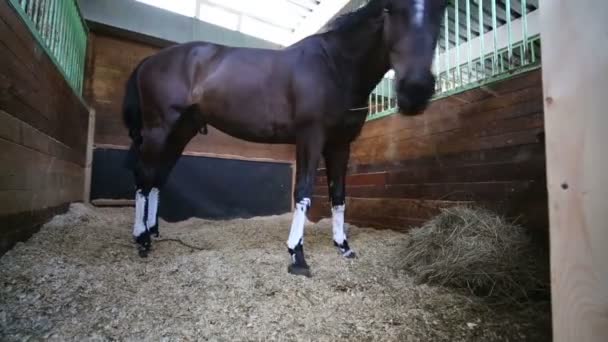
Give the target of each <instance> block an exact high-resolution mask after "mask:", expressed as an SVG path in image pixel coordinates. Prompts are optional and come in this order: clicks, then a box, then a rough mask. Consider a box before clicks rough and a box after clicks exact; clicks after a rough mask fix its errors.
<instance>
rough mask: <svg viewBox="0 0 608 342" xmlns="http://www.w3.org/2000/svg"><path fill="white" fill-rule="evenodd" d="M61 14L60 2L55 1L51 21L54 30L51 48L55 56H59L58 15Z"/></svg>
mask: <svg viewBox="0 0 608 342" xmlns="http://www.w3.org/2000/svg"><path fill="white" fill-rule="evenodd" d="M58 13H59V0H53V17H52V19H51V23H52V30H51V46H50V50H51V52H52V53H53V55H54V56H57V46H58V44H57V40H58V38H59V32H58V31H59V27H58V17H59V15H58Z"/></svg>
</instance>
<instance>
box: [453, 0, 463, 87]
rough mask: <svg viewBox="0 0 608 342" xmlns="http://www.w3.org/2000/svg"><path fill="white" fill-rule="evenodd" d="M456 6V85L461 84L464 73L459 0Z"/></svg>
mask: <svg viewBox="0 0 608 342" xmlns="http://www.w3.org/2000/svg"><path fill="white" fill-rule="evenodd" d="M454 6H455V8H456V11H455V13H456V18H454V31H456V36H455V38H454V41H455V42H456V44H455V45H456V46H455V49H456V75H457V76H456V77H457V79H455V80H454V83H456V87H458V86H460V85H461V83H462V73H461V70H460V25H459V23H458V18H459V17H460V16H459V15H458V8H459V6H458V0H456V2H455V5H454Z"/></svg>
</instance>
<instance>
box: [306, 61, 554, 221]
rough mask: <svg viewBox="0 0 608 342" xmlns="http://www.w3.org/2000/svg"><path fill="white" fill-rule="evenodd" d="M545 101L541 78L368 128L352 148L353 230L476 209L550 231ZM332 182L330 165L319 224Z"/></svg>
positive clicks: (533, 75)
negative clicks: (468, 206) (458, 207)
mask: <svg viewBox="0 0 608 342" xmlns="http://www.w3.org/2000/svg"><path fill="white" fill-rule="evenodd" d="M542 101H543V100H542V80H541V72H540V70H535V71H531V72H527V73H524V74H521V75H518V76H516V77H514V78H511V79H508V80H504V81H500V82H497V83H494V84H491V85H488V86H486V87H484V88H483V89H481V88H478V89H473V90H470V91H467V92H464V93H461V94H458V95H454V96H451V97H447V98H443V99H440V100H436V101H434V102H432V103H431V105H430V106H429V108H428V109H427V111H426V112H425V113H424V114H423V115H420V116H416V117H404V116H401V115H391V116H388V117H385V118H382V119H379V120H374V121H371V122H368V123H367V124H366V125H365V126H364V129H363V131H362V133H361V135H360V136H359V138H358V139H357V140H356V141H355V142H354V143H353V146H352V153H351V159H350V163H349V169H348V178H347V184H348V185H347V195H348V202H347V209H346V217H347V221H349V222H352V223H360V224H361V223H364V224H367V225H371V226H377V227H386V228H395V229H407V228H409V227H411V226H412V225H416V224H419V223H420V222H423V221H424V220H425V219H428V218H429V217H431V216H432V215H434V214H436V213H437V212H438V209H439V208H441V207H443V206H446V205H448V206H449V205H454V204H457V203H473V202H474V203H479V204H482V205H485V206H489V207H491V208H493V209H496V210H499V211H500V212H501V213H504V214H506V215H509V216H512V217H515V216H517V217H520V220H521V222H522V223H524V224H526V225H529V226H533V227H534V228H538V229H540V230H544V229H546V228H547V224H548V223H547V207H546V205H547V197H546V187H545V184H546V183H545V149H544V144H543V141H544V139H543V131H544V122H543V102H542ZM324 174H325V170H324V169H323V166H322V165H321V168H320V169H319V171H318V177H317V180H316V187H315V198H314V200H313V208H312V211H311V218H312V219H319V218H321V217H328V216H330V211H329V204H328V198H327V186H326V179H325V175H324ZM404 201H405V202H404Z"/></svg>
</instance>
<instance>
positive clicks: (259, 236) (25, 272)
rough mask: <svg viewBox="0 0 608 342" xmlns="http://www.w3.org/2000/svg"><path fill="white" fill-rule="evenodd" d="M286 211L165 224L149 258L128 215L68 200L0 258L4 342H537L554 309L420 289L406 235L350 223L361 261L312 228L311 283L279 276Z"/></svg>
mask: <svg viewBox="0 0 608 342" xmlns="http://www.w3.org/2000/svg"><path fill="white" fill-rule="evenodd" d="M290 219H291V215H289V214H286V215H281V216H273V217H262V218H251V219H236V220H229V221H208V220H201V219H190V220H187V221H184V222H179V223H171V224H168V223H166V222H163V221H161V238H160V241H156V242H155V243H154V245H153V251H152V253H151V254H150V256H149V257H148V258H146V259H141V258H139V257H138V256H137V253H136V250H135V247H134V245H133V244H132V243H131V236H130V234H131V232H130V226H131V220H132V209H131V208H92V207H88V206H85V205H82V204H73V205H72V206H71V208H70V211H69V212H68V213H66V214H64V215H59V216H56V217H55V218H54V219H53V220H52V221H50V222H49V223H48V224H46V225H45V226H43V227H42V229H41V231H40V232H39V233H37V234H36V235H35V236H34V237H32V238H31V239H30V240H28V241H27V242H25V243H19V244H18V245H16V246H15V247H14V248H13V249H12V250H11V251H9V252H7V253H6V254H5V255H4V256H3V257H2V258H0V340H2V341H26V340H33V341H35V340H61V341H64V340H70V341H83V340H99V341H106V340H120V341H124V340H131V341H133V340H136V341H195V340H196V341H200V340H213V341H266V340H276V341H507V340H508V341H521V340H532V341H544V340H548V339H550V326H549V324H550V323H549V322H550V316H549V309H548V305H547V307H543V310H544V311H541V312H543V314H539V310H538V308H537V307H535V308H531V307H528V308H526V307H524V308H521V307H519V308H506V307H496V306H494V305H490V304H488V303H486V302H484V300H482V299H480V298H477V297H474V296H470V295H467V294H465V293H462V292H458V291H456V290H452V289H448V288H443V287H432V286H427V285H424V284H416V283H415V282H414V280H413V278H412V277H410V276H409V275H408V273H407V272H406V270H404V269H402V268H401V267H400V266H399V265H400V263H399V262H398V258H399V255H402V254H401V253H403V246H404V245H405V237H406V235H405V234H402V233H398V232H393V231H390V230H374V229H369V228H360V227H354V226H350V229H349V235H350V239H349V240H350V242H351V245H352V247H353V248H354V249H355V250H356V251H357V253H358V258H357V259H355V260H347V259H343V258H342V257H340V256H339V255H338V254H337V251H336V250H335V248H334V247H333V245H332V243H331V241H332V240H331V223H330V222H329V221H328V220H322V221H320V222H318V223H316V224H312V223H310V224H308V225H307V228H306V233H305V234H306V235H305V248H306V253H307V257H308V263H309V264H310V266H311V269H312V273H313V274H312V277H311V278H304V277H301V276H292V275H289V274H288V273H287V263H288V260H289V259H288V254H287V250H286V247H285V240H286V238H287V235H288V229H289V225H290Z"/></svg>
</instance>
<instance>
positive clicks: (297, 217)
mask: <svg viewBox="0 0 608 342" xmlns="http://www.w3.org/2000/svg"><path fill="white" fill-rule="evenodd" d="M309 206H310V198H303V199H302V200H301V201H300V202H298V203H296V208H295V210H294V211H293V219H292V221H291V230H290V231H289V238H288V239H287V247H289V248H291V249H294V248H295V247H296V246H297V245H298V243H299V242H300V240H303V238H304V223H305V222H306V210H308V207H309Z"/></svg>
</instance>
